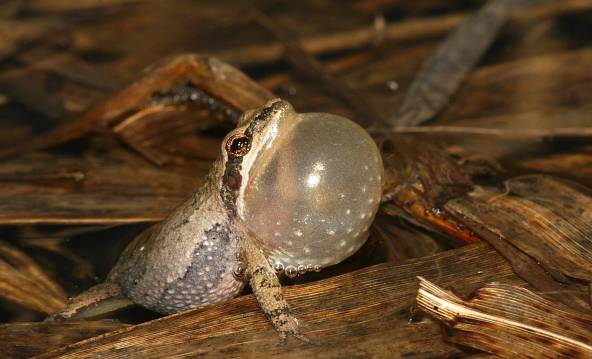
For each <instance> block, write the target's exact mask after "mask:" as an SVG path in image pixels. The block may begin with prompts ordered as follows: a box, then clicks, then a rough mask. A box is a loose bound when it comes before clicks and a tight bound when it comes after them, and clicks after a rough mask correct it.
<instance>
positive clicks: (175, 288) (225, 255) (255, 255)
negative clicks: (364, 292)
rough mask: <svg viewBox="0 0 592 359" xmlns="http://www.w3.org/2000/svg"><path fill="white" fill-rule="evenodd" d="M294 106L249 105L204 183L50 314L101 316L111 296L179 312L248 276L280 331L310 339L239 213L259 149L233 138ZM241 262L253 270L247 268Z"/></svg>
mask: <svg viewBox="0 0 592 359" xmlns="http://www.w3.org/2000/svg"><path fill="white" fill-rule="evenodd" d="M290 111H293V109H292V108H291V106H290V105H289V104H288V103H287V102H285V101H281V100H272V101H270V102H268V103H267V104H266V105H265V106H263V107H262V108H261V109H258V110H255V111H249V112H247V113H245V114H244V115H243V116H242V117H241V120H240V121H239V125H238V127H237V129H236V130H234V131H232V132H231V133H230V134H229V135H228V136H227V138H226V140H225V141H224V143H223V145H222V148H221V151H222V153H221V156H220V158H219V159H218V160H217V161H216V162H215V163H214V165H213V167H212V169H211V171H210V173H209V175H208V177H207V179H206V181H205V183H204V184H203V186H202V187H201V188H200V189H199V190H198V191H196V192H195V193H193V194H192V195H191V196H190V197H189V198H188V199H187V200H186V201H185V202H184V203H183V204H181V205H180V206H179V207H177V209H176V210H174V211H173V212H172V213H171V214H170V215H169V216H168V217H167V218H166V219H165V220H164V221H162V222H161V223H159V224H157V225H155V226H153V227H151V228H149V229H148V230H146V231H145V232H143V233H142V234H140V235H139V236H138V238H136V239H135V240H134V241H132V243H130V245H129V246H128V247H127V248H126V250H125V251H124V252H123V253H122V255H121V257H120V258H119V261H118V262H117V264H116V265H115V267H114V268H113V269H112V270H111V272H110V274H109V275H108V277H107V279H106V281H105V283H102V284H99V285H97V286H95V287H93V288H91V289H89V290H88V291H86V292H84V293H82V294H80V295H79V296H77V297H75V298H73V299H72V300H71V301H70V302H69V303H68V305H67V306H66V308H64V309H63V310H61V311H60V312H58V313H55V314H54V315H52V316H51V317H50V318H49V319H50V320H52V319H67V318H75V317H76V318H81V317H87V316H94V315H96V314H98V312H99V311H98V308H99V306H98V303H99V302H105V301H111V303H115V304H114V305H111V306H109V307H108V308H107V309H106V310H112V309H115V308H116V307H117V306H119V307H123V306H127V305H129V304H131V303H135V304H139V305H141V306H144V307H146V308H148V309H151V310H154V311H156V312H159V313H163V314H168V313H174V312H178V311H181V310H184V309H188V308H193V307H199V306H204V305H208V304H213V303H220V302H224V301H227V300H229V299H231V298H233V297H235V296H236V295H238V294H239V293H240V292H241V290H242V289H243V287H244V285H245V284H246V282H247V281H248V282H249V283H250V285H251V287H252V289H253V292H254V293H255V295H256V297H257V300H258V301H259V303H260V304H261V308H262V309H263V311H264V312H265V314H266V316H267V317H268V318H269V320H270V321H271V323H272V324H273V326H274V327H275V329H276V330H277V331H278V333H279V335H280V338H281V339H282V340H283V339H285V338H286V337H287V336H288V335H294V336H296V337H298V338H300V339H302V340H305V337H304V336H302V335H301V334H300V331H299V329H298V321H297V320H296V318H294V317H293V316H292V315H291V313H290V309H289V306H288V303H287V302H286V300H285V299H284V297H283V295H282V292H281V286H280V284H279V281H278V278H277V275H276V273H275V271H274V270H273V268H272V267H271V266H270V264H269V263H268V261H267V259H266V257H265V255H264V254H263V253H262V252H261V251H260V250H259V249H258V248H257V246H256V245H255V243H256V241H255V234H253V233H249V232H248V231H246V230H244V227H243V226H242V225H241V223H240V220H239V219H238V216H237V211H236V201H237V198H238V194H239V193H240V191H241V190H243V187H242V184H243V183H242V175H241V174H242V173H244V172H243V171H247V170H248V169H249V166H250V165H251V164H252V163H253V159H254V158H255V155H254V154H253V155H252V156H253V157H251V158H249V157H248V156H249V154H248V151H246V153H245V151H241V152H240V153H239V154H238V155H236V154H233V153H232V152H229V151H231V150H232V148H233V147H232V146H230V145H229V144H231V143H232V142H231V141H232V140H233V139H234V138H236V137H237V136H238V137H241V136H242V138H243V141H244V139H247V140H248V141H249V142H250V143H251V144H252V145H253V146H257V144H258V143H259V142H257V138H258V136H264V134H265V131H266V130H267V129H268V128H267V127H266V125H267V124H268V123H270V122H271V121H281V120H283V118H284V117H286V113H288V112H290ZM229 141H230V142H229ZM249 150H251V151H253V152H256V151H257V150H259V149H257V148H250V149H249ZM240 267H245V269H246V271H244V272H243V273H240V272H241V270H240ZM237 273H239V275H237Z"/></svg>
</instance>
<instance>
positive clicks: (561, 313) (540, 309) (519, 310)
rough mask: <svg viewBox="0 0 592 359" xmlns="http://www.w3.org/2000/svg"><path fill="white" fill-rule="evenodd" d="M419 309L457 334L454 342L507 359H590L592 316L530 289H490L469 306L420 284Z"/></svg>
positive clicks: (493, 286)
mask: <svg viewBox="0 0 592 359" xmlns="http://www.w3.org/2000/svg"><path fill="white" fill-rule="evenodd" d="M419 285H420V288H419V291H418V293H417V303H418V307H419V308H420V309H422V310H423V311H425V312H427V313H429V314H430V315H433V316H434V317H436V318H437V319H439V320H441V321H443V322H444V323H445V324H446V325H447V326H448V327H450V328H452V333H451V336H450V338H449V339H450V340H452V341H454V342H456V343H459V344H463V345H467V346H471V347H474V348H478V349H480V350H484V351H487V352H490V353H493V354H496V355H499V356H502V357H507V358H577V357H581V358H584V357H586V358H588V357H590V356H592V338H591V337H590V332H591V331H592V316H590V315H582V314H581V313H576V312H572V311H570V310H569V309H566V308H564V307H562V306H560V305H558V304H557V303H553V302H550V301H548V300H547V299H545V298H543V297H541V296H539V295H538V294H535V293H533V292H531V291H529V290H527V289H525V288H522V287H517V286H512V285H507V284H490V285H487V286H485V287H483V288H481V289H479V290H478V291H477V293H476V295H475V297H474V298H473V299H471V300H469V301H463V300H462V299H460V298H458V297H457V296H455V295H454V294H451V293H449V292H447V291H444V290H443V289H441V288H439V287H438V286H436V285H435V284H433V283H431V282H430V281H428V280H426V279H424V278H421V277H420V278H419Z"/></svg>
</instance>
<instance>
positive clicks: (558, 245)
mask: <svg viewBox="0 0 592 359" xmlns="http://www.w3.org/2000/svg"><path fill="white" fill-rule="evenodd" d="M470 197H471V198H470V199H469V198H460V199H457V200H453V201H451V202H449V203H447V204H446V207H447V208H449V209H451V210H453V211H454V212H456V213H461V214H462V216H464V217H466V218H468V219H469V220H471V221H474V222H478V223H480V224H482V225H484V226H486V227H488V228H489V229H490V230H491V231H492V232H494V233H496V234H497V235H499V236H500V237H502V238H503V239H504V240H506V241H508V242H510V243H512V244H513V245H514V246H516V247H518V248H519V249H520V250H522V251H523V252H525V253H527V254H528V255H530V256H531V257H533V258H534V259H536V260H537V261H539V262H541V263H543V264H544V265H545V266H546V267H549V268H552V269H555V270H558V271H560V272H562V273H563V274H565V275H568V276H570V277H575V278H579V279H583V280H585V281H588V282H590V281H592V197H590V196H589V194H588V193H586V192H585V191H583V190H581V189H579V186H574V185H569V184H566V183H564V182H561V181H559V180H556V179H553V178H551V177H548V176H543V175H529V176H524V177H517V178H514V179H511V180H509V181H507V192H506V193H504V192H502V193H500V192H498V191H495V190H489V189H485V188H481V187H479V188H477V189H476V190H475V191H474V192H472V193H471V194H470Z"/></svg>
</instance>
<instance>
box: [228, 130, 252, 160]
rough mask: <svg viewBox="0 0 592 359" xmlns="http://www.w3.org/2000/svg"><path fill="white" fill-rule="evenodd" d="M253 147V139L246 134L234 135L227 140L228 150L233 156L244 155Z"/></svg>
mask: <svg viewBox="0 0 592 359" xmlns="http://www.w3.org/2000/svg"><path fill="white" fill-rule="evenodd" d="M250 149H251V141H250V140H249V138H248V137H247V136H245V135H234V136H232V137H230V138H229V139H228V141H226V152H228V155H229V156H231V157H234V158H236V157H242V156H244V155H246V154H247V153H248V152H249V150H250Z"/></svg>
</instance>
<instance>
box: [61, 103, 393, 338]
mask: <svg viewBox="0 0 592 359" xmlns="http://www.w3.org/2000/svg"><path fill="white" fill-rule="evenodd" d="M382 176H383V167H382V160H381V157H380V153H379V150H378V148H377V147H376V144H375V143H374V141H373V140H372V138H371V137H370V136H369V135H368V134H367V133H366V132H365V131H364V130H363V129H362V128H361V127H360V126H358V125H357V124H355V123H354V122H352V121H350V120H348V119H345V118H343V117H340V116H336V115H331V114H324V113H308V114H298V113H296V112H295V111H294V109H293V108H292V106H291V105H290V104H289V103H287V102H286V101H283V100H279V99H276V100H272V101H270V102H268V103H267V104H266V105H264V106H263V107H261V108H259V109H256V110H252V111H247V112H246V113H244V114H243V115H242V116H241V118H240V120H239V124H238V126H237V128H236V129H235V130H233V131H232V132H231V133H229V134H228V135H227V136H226V138H225V139H224V142H223V143H222V146H221V155H220V158H219V159H218V160H217V161H216V162H215V163H214V165H213V167H212V169H211V171H210V173H209V175H208V177H207V179H206V180H205V182H204V184H203V185H202V187H201V188H200V189H199V190H198V191H197V192H195V193H194V194H192V195H191V196H190V197H189V198H188V199H187V200H186V201H185V202H184V203H183V204H181V205H180V206H179V207H178V208H177V209H176V210H174V211H173V212H172V213H171V214H170V215H169V216H168V217H167V218H166V219H165V220H164V221H162V222H161V223H159V224H157V225H155V226H153V227H151V228H149V229H148V230H147V231H145V232H144V233H142V234H141V235H140V236H138V238H136V239H135V240H134V241H133V242H132V243H130V245H129V246H128V247H127V248H126V250H125V251H124V252H123V254H122V255H121V257H120V258H119V261H118V262H117V264H116V265H115V267H114V268H113V269H112V271H111V272H110V274H109V276H108V277H107V279H106V281H105V283H103V284H99V285H97V286H95V287H93V288H91V289H90V290H88V291H87V292H85V293H82V294H81V295H79V296H78V297H75V298H73V299H72V300H71V302H70V303H69V304H68V306H67V307H66V308H65V309H63V310H62V311H60V312H59V313H56V314H54V315H53V316H52V318H53V319H57V318H69V317H74V316H77V317H82V316H90V315H94V314H96V313H95V312H94V311H93V310H92V308H93V307H96V306H94V304H95V303H97V302H99V301H106V300H107V299H109V300H111V301H113V302H115V303H122V301H127V303H129V301H131V302H133V303H136V304H139V305H142V306H144V307H146V308H148V309H151V310H154V311H157V312H160V313H173V312H177V311H180V310H183V309H187V308H190V307H197V306H203V305H207V304H212V303H218V302H223V301H226V300H229V299H231V298H233V297H235V296H236V295H238V294H239V293H240V292H241V290H242V289H243V287H244V285H245V283H246V282H249V284H250V285H251V287H252V289H253V292H254V293H255V295H256V297H257V300H258V301H259V304H260V305H261V308H262V309H263V311H264V312H265V314H266V315H267V317H268V318H269V320H270V321H271V323H272V324H273V326H274V327H275V329H276V330H277V331H278V332H279V334H280V337H281V338H285V337H286V336H287V335H295V336H297V337H300V338H304V337H303V336H302V335H301V334H300V332H299V329H298V322H297V320H296V319H295V318H294V317H293V316H292V315H291V314H290V309H289V306H288V304H287V303H286V301H285V299H284V298H283V296H282V294H281V286H280V284H279V281H278V277H277V274H276V272H278V271H284V272H285V273H286V274H287V275H289V276H293V275H295V274H297V273H300V274H302V273H304V272H306V271H310V270H319V269H320V268H323V267H326V266H330V265H333V264H336V263H339V262H341V261H342V260H343V259H345V258H347V257H348V256H350V255H351V254H353V253H354V252H355V251H356V250H357V249H358V248H360V247H361V246H362V244H363V243H364V242H365V241H366V238H367V236H368V228H369V226H370V224H371V223H372V221H373V219H374V215H375V213H376V211H377V209H378V205H379V203H380V196H381V194H382ZM118 305H119V304H115V305H114V306H118Z"/></svg>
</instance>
